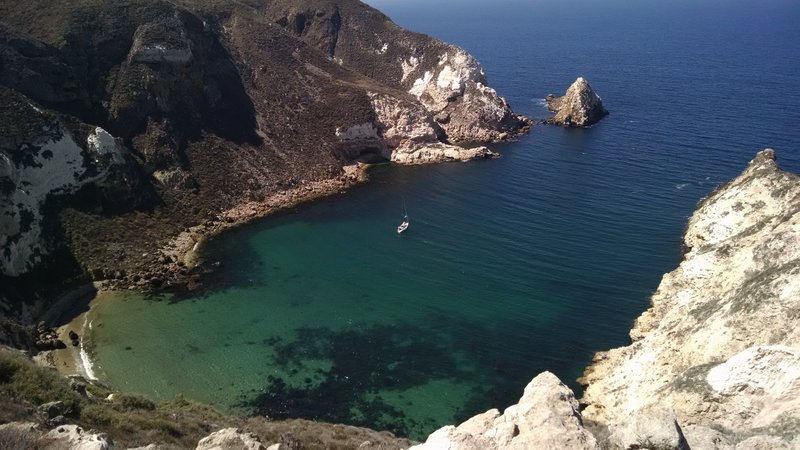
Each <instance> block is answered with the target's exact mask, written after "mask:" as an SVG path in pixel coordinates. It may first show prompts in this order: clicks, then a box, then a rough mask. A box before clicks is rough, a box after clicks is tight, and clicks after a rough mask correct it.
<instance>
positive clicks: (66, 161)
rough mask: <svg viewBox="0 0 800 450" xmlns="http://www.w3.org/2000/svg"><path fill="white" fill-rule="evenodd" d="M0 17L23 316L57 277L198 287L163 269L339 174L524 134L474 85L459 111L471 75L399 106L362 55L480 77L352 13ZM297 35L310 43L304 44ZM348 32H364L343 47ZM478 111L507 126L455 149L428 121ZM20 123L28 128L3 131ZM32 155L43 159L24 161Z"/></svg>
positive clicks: (260, 10)
mask: <svg viewBox="0 0 800 450" xmlns="http://www.w3.org/2000/svg"><path fill="white" fill-rule="evenodd" d="M290 6H291V7H294V6H296V7H298V8H301V9H302V8H305V9H309V8H310V10H312V11H314V14H313V15H311V16H309V20H305V19H301V18H299V16H297V17H295V19H296V20H295V19H293V20H295V21H294V22H293V23H297V24H300V23H301V22H302V23H305V24H306V25H303V26H302V27H301V28H302V30H300V32H298V30H297V29H292V27H290V26H289V23H288V22H286V23H283V22H282V21H281V20H276V19H275V11H276V10H277V9H278V8H282V7H290ZM337 11H339V12H337ZM337 14H338V15H339V19H335V16H336V15H337ZM0 17H2V20H1V21H0V86H3V91H2V95H3V96H4V97H5V98H8V99H13V101H14V102H16V103H15V104H19V105H25V106H24V108H22V109H19V108H10V109H8V111H9V113H8V114H4V115H3V117H0V122H2V123H0V126H2V127H3V130H4V132H5V133H4V136H7V137H9V138H10V139H4V140H3V141H2V142H0V144H2V147H0V155H2V158H0V161H2V162H3V165H2V166H0V170H2V172H0V177H1V178H2V179H1V180H0V182H2V185H3V186H4V188H3V191H2V192H0V195H2V198H0V208H2V210H0V217H2V221H0V226H2V227H3V229H2V230H0V231H2V233H0V234H4V235H5V236H6V238H5V240H4V241H3V242H2V249H1V250H2V251H0V256H2V265H1V266H0V267H1V268H2V271H0V273H2V275H0V283H2V284H3V285H4V287H5V289H3V291H4V293H5V295H6V296H8V297H13V298H15V299H19V298H21V297H27V298H28V301H29V302H30V301H31V295H32V294H31V293H32V292H34V294H35V293H36V292H39V294H38V295H39V296H41V297H43V298H44V297H47V296H48V295H49V293H43V292H41V288H42V287H43V286H51V287H52V286H56V290H58V289H60V287H61V286H60V283H59V282H60V281H63V280H65V279H67V278H69V279H72V280H79V279H81V278H83V279H88V278H92V279H95V280H115V281H114V282H115V283H116V284H117V285H120V286H123V287H125V286H139V287H151V288H152V287H155V288H160V287H163V286H167V285H185V284H186V283H187V281H189V282H190V284H192V285H196V284H197V282H196V281H197V276H196V274H197V273H199V272H202V270H203V269H202V268H194V269H193V268H191V267H186V266H184V265H183V262H182V261H179V259H180V257H181V256H182V255H181V253H182V251H183V250H185V248H184V247H182V246H181V245H178V244H175V238H176V237H178V236H185V235H189V236H193V239H194V238H196V237H198V236H202V235H204V234H207V233H208V232H213V231H215V230H219V229H222V228H224V227H226V226H229V225H230V224H231V223H235V222H238V221H240V220H245V219H247V218H248V217H252V216H254V215H259V214H263V213H265V212H268V211H269V210H271V209H273V208H275V207H280V206H281V205H283V204H286V203H293V202H297V201H300V200H302V198H305V197H308V196H309V195H321V194H324V193H325V192H335V191H336V190H338V189H341V188H343V187H346V186H347V185H349V184H350V183H352V182H353V179H354V178H353V171H352V170H349V169H348V170H345V168H346V167H348V166H350V165H353V164H354V163H355V162H357V161H375V160H392V161H396V162H399V163H422V162H436V161H446V160H454V159H455V160H458V159H470V158H476V157H486V156H491V155H492V154H491V152H489V150H488V149H486V148H485V147H476V148H470V149H465V148H462V147H456V146H454V145H452V144H451V143H450V142H449V141H480V142H489V141H494V140H498V139H502V138H506V137H510V136H511V135H513V134H514V133H516V132H521V131H523V130H524V129H525V127H526V126H527V124H528V122H526V121H525V120H524V119H518V118H516V116H513V114H512V113H511V112H510V109H508V108H507V105H506V104H505V102H504V101H503V100H502V99H500V98H499V97H497V96H496V94H495V93H494V92H493V91H490V90H489V89H488V88H486V87H485V86H483V87H481V89H483V91H485V92H486V93H487V94H486V96H481V97H477V96H472V97H470V95H472V94H469V92H472V90H473V88H474V87H475V86H477V85H475V84H474V82H473V81H471V80H472V78H475V77H478V78H475V79H476V80H477V79H480V80H482V81H483V82H485V80H484V79H483V78H480V77H479V76H478V75H475V76H474V77H473V75H474V74H472V75H470V74H462V75H463V76H462V75H458V76H455V78H453V79H454V80H455V81H453V83H452V86H451V88H452V89H450V88H448V89H449V90H448V91H447V92H448V94H447V95H449V96H451V97H452V98H449V97H448V99H446V100H444V101H442V102H440V104H439V105H437V106H436V107H435V108H432V107H431V103H430V102H429V101H427V100H424V99H422V97H424V96H415V95H412V94H411V93H409V92H408V91H409V89H410V85H409V84H408V83H405V84H404V82H401V79H402V78H403V76H402V74H400V72H397V73H396V74H394V75H393V76H392V77H388V78H387V77H384V76H383V73H384V71H383V70H382V69H383V68H384V67H388V65H391V64H394V62H395V60H392V63H391V64H388V65H387V63H386V62H384V60H386V59H388V58H389V55H388V53H387V52H384V53H381V52H373V51H372V47H371V46H372V45H374V43H375V42H378V41H380V42H384V41H388V40H395V41H398V42H401V41H404V40H407V41H409V42H412V43H413V45H412V44H409V45H410V46H411V47H413V48H414V49H415V50H414V51H415V52H416V53H415V54H417V57H419V58H422V59H424V60H426V61H428V60H434V59H436V58H440V56H442V54H443V53H441V51H444V52H445V53H447V52H450V53H447V54H448V55H449V54H451V53H452V54H453V55H454V54H455V53H453V52H461V53H459V54H461V55H462V56H460V57H459V58H461V59H465V60H468V61H469V64H468V65H469V66H470V67H471V69H470V70H473V69H474V68H476V67H478V66H477V63H476V62H474V59H472V58H471V57H469V56H468V55H466V54H464V53H463V51H460V50H457V49H455V48H454V47H451V46H448V45H447V44H443V43H441V42H439V41H436V40H434V39H431V38H429V37H426V36H422V35H418V34H414V33H410V32H407V31H405V30H402V29H401V28H399V27H397V26H396V25H394V24H392V23H391V22H389V21H388V19H386V18H385V17H384V16H383V15H381V14H380V13H378V12H377V11H375V10H373V9H371V8H369V7H367V6H365V5H363V4H361V3H360V2H358V1H355V0H352V1H351V0H345V1H341V2H328V1H325V0H316V1H310V2H309V1H305V0H302V1H300V0H298V1H297V2H288V3H287V2H270V1H254V0H251V1H247V2H229V1H223V0H204V1H188V0H187V1H178V2H168V1H162V0H150V1H146V0H129V1H123V2H104V1H100V0H79V1H71V2H66V1H58V2H45V1H43V0H34V1H32V2H28V3H25V4H20V3H18V2H10V1H3V2H0ZM282 17H283V16H282ZM339 22H341V24H340V25H341V26H338V25H336V24H337V23H339ZM312 24H313V26H312ZM323 24H328V25H325V26H323ZM299 26H300V25H298V27H299ZM325 27H327V28H325ZM323 28H324V29H323ZM306 29H308V30H311V29H314V30H317V29H319V30H320V31H319V33H318V36H317V35H315V36H317V37H318V39H317V38H314V37H313V36H311V35H310V34H309V32H306V31H304V30H306ZM364 29H370V30H375V31H374V33H373V32H372V31H370V33H368V34H362V33H359V32H355V31H352V30H364ZM342 30H344V31H342ZM347 30H350V31H347ZM361 45H365V46H366V45H369V46H370V47H369V48H363V49H361V48H359V46H361ZM411 47H409V48H411ZM337 49H338V50H337ZM345 49H349V50H347V51H345ZM331 52H334V53H335V54H336V55H337V56H335V57H332V56H331V55H332V53H331ZM336 52H338V53H336ZM404 54H405V53H404ZM339 55H341V56H339ZM404 57H406V56H404ZM343 58H345V59H347V61H345V60H344V59H343ZM370 67H372V68H374V70H372V71H371V70H369V68H370ZM398 67H399V66H398ZM443 67H444V68H447V67H450V66H447V65H445V66H443ZM451 69H452V67H451ZM398 70H400V69H398ZM442 70H444V69H442ZM448 70H449V69H448ZM475 70H477V69H475ZM415 73H416V72H415ZM465 77H466V78H465ZM481 86H482V85H481ZM483 91H482V92H483ZM454 93H455V94H458V95H455V94H454ZM426 98H427V97H426ZM9 101H10V100H9ZM487 102H488V103H492V104H498V105H501V106H500V109H501V111H500V112H499V113H498V114H501V115H503V116H504V117H505V116H508V117H511V118H513V120H510V121H507V120H505V119H502V118H501V119H498V120H495V118H491V117H488V116H487V117H486V121H482V118H481V117H478V119H476V120H473V121H472V122H470V124H468V125H464V126H459V127H460V128H459V129H460V130H461V131H458V132H457V133H453V132H448V131H447V130H446V129H445V125H443V124H446V121H444V122H443V121H442V120H439V119H436V118H435V117H439V116H438V115H439V114H440V113H441V111H442V110H444V109H448V108H449V109H452V110H454V111H455V110H456V109H458V110H459V111H462V110H463V111H479V110H482V108H485V106H486V105H487V104H488V103H487ZM9 104H10V103H9ZM459 114H460V113H459ZM465 114H466V112H465ZM26 121H27V122H29V123H30V124H33V125H34V126H32V127H30V129H29V130H21V131H20V130H17V129H16V128H14V127H15V126H16V125H14V124H16V123H22V122H26ZM53 124H74V125H71V126H72V127H73V128H75V129H76V130H77V129H80V130H84V131H82V132H80V133H78V132H77V131H70V134H69V136H67V137H66V138H64V139H67V138H69V139H72V141H74V144H75V145H70V146H69V149H67V148H66V147H64V145H62V144H61V140H63V139H62V138H63V136H62V137H58V136H55V135H54V133H52V132H50V131H47V129H50V128H53V126H54V125H53ZM59 127H60V128H59V129H62V128H66V127H62V126H61V125H59ZM90 129H99V130H102V139H100V140H102V141H103V142H106V143H110V142H113V143H114V146H116V147H115V148H116V149H117V150H115V153H114V154H118V155H123V156H120V157H119V158H117V159H114V163H113V164H110V163H108V162H103V161H99V160H98V161H95V162H92V161H94V160H95V159H97V158H96V154H97V153H98V151H102V149H101V150H97V146H93V144H92V143H91V142H89V141H88V140H87V139H89V138H88V137H87V136H88V134H87V133H88V131H86V130H90ZM37 130H38V131H37ZM41 130H44V131H41ZM23 131H24V132H25V133H27V134H21V133H23ZM98 133H99V131H98ZM64 136H66V134H65V135H64ZM98 136H101V135H98ZM454 137H455V138H454ZM93 139H94V141H98V139H99V138H93ZM94 141H92V142H94ZM65 142H66V141H65ZM53 145H56V147H54V148H52V149H49V147H48V148H45V147H47V146H53ZM109 145H110V144H109ZM101 147H102V146H101ZM62 148H63V150H61V149H62ZM102 148H106V147H102ZM31 149H34V150H31ZM48 149H49V150H48ZM45 151H46V152H48V153H47V154H48V155H49V154H50V152H53V153H58V154H57V155H56V157H54V158H42V157H40V156H37V155H40V154H43V153H42V152H45ZM37 152H38V153H37ZM26 155H32V156H26ZM31 157H33V158H38V159H35V160H31V159H30V158H31ZM80 161H83V162H80ZM75 165H81V166H83V169H81V170H84V171H86V172H87V173H90V174H91V176H89V175H83V174H82V173H80V172H81V171H80V170H73V169H75V167H77V166H75ZM73 166H75V167H73ZM112 166H113V170H109V169H110V168H112ZM34 169H35V170H34ZM95 172H97V174H95ZM101 172H102V176H101ZM56 173H57V176H50V175H51V174H56ZM95 175H97V176H95ZM120 176H124V179H118V178H119V177H120ZM45 178H47V180H45ZM325 180H329V182H325V183H323V181H325ZM45 181H46V182H45ZM23 183H30V184H36V185H37V187H36V189H35V190H33V191H31V192H32V194H31V196H35V198H33V197H31V198H28V197H29V196H28V194H23V191H20V190H19V186H21V185H22V184H23ZM112 186H115V189H114V190H113V192H111V191H112V189H111V187H112ZM23 197H24V198H23ZM20 199H23V200H25V201H23V202H20ZM19 204H23V205H24V210H25V211H26V212H22V210H21V209H20V208H23V207H20V206H18V205H19ZM242 208H244V209H246V210H247V211H248V212H247V213H246V214H245V213H242V212H241V210H242ZM30 213H32V214H34V218H33V219H30ZM23 229H24V231H20V230H23ZM21 232H24V233H26V234H25V237H24V238H23V237H22V236H21V235H20V233H21ZM180 242H181V243H186V242H188V241H186V242H185V241H183V240H182V241H180ZM188 244H193V242H188ZM188 244H187V245H188ZM190 248H191V245H190ZM82 274H83V275H82ZM34 297H35V295H34ZM0 300H1V299H0Z"/></svg>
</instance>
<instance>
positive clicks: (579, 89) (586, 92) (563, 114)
mask: <svg viewBox="0 0 800 450" xmlns="http://www.w3.org/2000/svg"><path fill="white" fill-rule="evenodd" d="M545 100H546V101H547V107H548V108H549V109H550V111H553V112H554V113H556V114H555V115H554V116H553V117H551V118H549V119H547V123H551V124H555V125H562V126H565V127H588V126H590V125H593V124H595V123H597V122H598V121H600V119H602V118H603V117H605V116H606V115H608V111H606V109H605V108H604V107H603V101H602V100H601V99H600V96H599V95H597V93H596V92H595V91H594V89H592V87H591V86H589V83H588V82H587V81H586V80H585V79H584V78H583V77H578V79H577V80H575V82H574V83H572V85H571V86H570V87H569V88H568V89H567V92H566V94H564V96H562V97H556V96H554V95H548V96H547V98H545Z"/></svg>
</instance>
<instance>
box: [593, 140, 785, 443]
mask: <svg viewBox="0 0 800 450" xmlns="http://www.w3.org/2000/svg"><path fill="white" fill-rule="evenodd" d="M774 157H775V156H774V152H773V151H772V150H765V151H763V152H760V153H759V154H758V155H757V156H756V157H755V159H753V161H751V162H750V165H749V167H748V168H747V169H746V170H745V171H744V172H743V173H742V174H741V175H739V176H738V177H736V178H735V179H734V180H732V181H731V182H729V183H728V184H726V185H724V186H722V187H721V188H719V189H718V190H717V191H716V192H714V193H713V194H711V195H710V196H709V197H708V198H706V199H705V200H703V201H702V202H701V203H700V205H699V207H698V209H697V211H696V212H695V213H694V215H693V216H692V217H691V219H690V220H689V225H688V227H687V230H686V233H685V236H684V245H685V246H686V248H687V253H686V254H685V256H684V259H683V261H682V262H681V264H680V266H679V267H678V268H677V269H676V270H674V271H673V272H670V273H668V274H667V275H665V276H664V278H663V280H662V282H661V284H660V286H659V287H658V290H657V291H656V293H655V294H654V295H653V297H652V307H651V308H650V309H649V310H647V311H646V312H645V313H643V314H642V315H641V316H640V317H639V318H638V319H637V320H636V323H635V325H634V328H633V330H631V333H630V334H631V339H632V340H633V343H632V344H631V345H630V346H628V347H622V348H617V349H614V350H610V351H608V352H603V353H599V354H598V355H597V356H596V357H595V360H594V362H593V364H592V365H591V366H590V367H589V369H587V372H586V374H585V377H584V382H585V383H586V384H588V387H587V389H586V392H585V395H584V397H583V399H582V402H585V403H586V404H587V407H586V409H585V410H584V411H583V414H584V417H586V418H589V419H591V420H593V421H597V422H602V423H605V424H617V423H623V422H626V421H628V420H630V418H631V417H635V416H638V415H641V414H642V411H643V410H646V409H647V408H650V407H652V406H653V405H660V406H662V407H669V408H673V409H674V411H675V414H676V416H677V419H678V422H679V423H681V424H690V425H692V426H693V427H692V428H687V429H686V430H685V435H686V439H687V441H688V443H689V445H691V446H692V448H695V447H697V446H699V447H700V448H703V447H702V446H703V445H705V444H702V442H707V441H708V435H709V430H716V432H719V433H721V434H722V435H723V436H725V438H726V439H727V440H728V441H729V442H732V443H733V444H736V443H737V442H740V441H742V440H743V439H745V438H748V437H749V436H754V435H760V434H768V435H773V436H775V437H776V438H777V439H780V438H781V437H787V438H789V437H791V436H794V435H796V433H797V430H798V428H800V425H799V424H800V400H798V399H800V395H798V394H800V344H799V343H800V315H798V314H797V310H798V309H797V308H798V303H797V299H798V298H800V214H798V213H800V179H798V177H797V176H796V175H794V174H790V173H787V172H784V171H781V170H780V169H779V168H778V166H777V164H776V163H775V160H774ZM737 448H738V447H737Z"/></svg>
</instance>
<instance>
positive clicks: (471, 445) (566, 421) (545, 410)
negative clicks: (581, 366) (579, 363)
mask: <svg viewBox="0 0 800 450" xmlns="http://www.w3.org/2000/svg"><path fill="white" fill-rule="evenodd" d="M595 444H596V442H595V438H594V436H593V435H592V434H591V433H590V432H588V431H587V430H586V429H584V427H583V423H582V421H581V414H580V412H579V411H578V402H577V400H575V396H574V394H573V393H572V391H571V390H570V389H569V388H568V387H566V386H565V385H564V384H562V383H561V381H559V379H558V378H557V377H556V376H555V375H553V374H552V373H550V372H543V373H541V374H539V375H538V376H536V378H534V379H533V380H532V381H531V382H530V383H529V384H528V386H526V387H525V392H524V393H523V395H522V398H520V401H519V403H517V404H516V405H512V406H510V407H508V408H506V410H505V411H504V412H503V414H500V412H499V411H498V410H496V409H492V410H489V411H487V412H485V413H483V414H479V415H477V416H475V417H473V418H471V419H469V420H467V421H466V422H464V423H462V424H461V425H459V426H458V427H454V426H447V427H443V428H440V429H439V430H437V431H435V432H434V433H433V434H431V435H430V436H429V437H428V439H427V440H426V441H425V443H424V444H420V445H417V446H414V447H411V449H413V450H439V449H449V450H478V449H487V450H490V449H520V450H522V449H534V448H535V449H594V448H595Z"/></svg>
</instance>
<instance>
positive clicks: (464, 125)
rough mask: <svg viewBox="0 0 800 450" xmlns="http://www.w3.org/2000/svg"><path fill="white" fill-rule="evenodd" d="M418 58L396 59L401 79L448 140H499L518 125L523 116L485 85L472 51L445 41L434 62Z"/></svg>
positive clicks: (518, 126)
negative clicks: (515, 112)
mask: <svg viewBox="0 0 800 450" xmlns="http://www.w3.org/2000/svg"><path fill="white" fill-rule="evenodd" d="M426 57H427V58H432V57H436V56H430V55H426ZM422 62H423V61H421V60H420V59H418V58H417V57H412V58H410V59H408V60H403V61H400V65H401V67H402V71H403V77H402V82H403V83H405V84H406V85H407V89H408V92H409V93H410V94H412V95H414V96H415V97H417V98H418V99H419V101H420V102H421V103H422V105H423V106H424V107H425V109H427V110H428V111H429V112H430V113H431V114H432V115H433V117H434V119H435V120H436V122H438V124H439V125H440V126H441V127H442V129H444V131H445V132H446V133H447V137H448V139H449V140H450V141H451V142H455V143H458V142H494V141H499V140H502V139H505V138H507V137H508V136H509V133H510V132H512V131H514V130H518V129H519V128H520V123H521V121H523V119H521V118H519V117H517V116H515V115H514V114H513V113H512V112H511V109H510V108H509V106H508V103H507V102H506V101H505V99H503V98H501V97H499V96H498V95H497V92H496V91H495V90H494V89H491V88H489V87H487V86H486V75H485V74H484V72H483V68H482V67H481V65H480V64H479V63H478V61H477V60H476V59H475V58H474V57H473V56H472V55H470V54H469V53H467V52H465V51H464V50H462V49H460V48H458V47H455V46H452V45H449V46H447V50H446V51H445V52H444V53H443V54H441V55H438V61H437V63H436V64H433V65H432V64H431V63H428V64H422Z"/></svg>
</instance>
